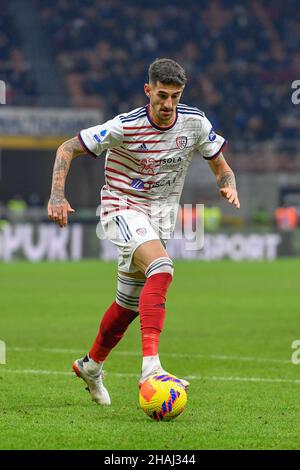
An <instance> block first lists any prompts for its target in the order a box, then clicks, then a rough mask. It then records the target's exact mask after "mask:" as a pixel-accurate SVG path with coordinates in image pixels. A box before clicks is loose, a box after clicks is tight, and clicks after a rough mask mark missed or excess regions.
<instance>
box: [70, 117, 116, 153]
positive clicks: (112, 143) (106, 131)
mask: <svg viewBox="0 0 300 470" xmlns="http://www.w3.org/2000/svg"><path fill="white" fill-rule="evenodd" d="M78 138H79V140H80V142H81V145H82V147H83V148H84V149H85V150H86V151H87V153H89V154H90V155H92V156H93V157H99V155H100V154H101V153H102V152H103V151H104V150H107V149H109V148H112V147H118V146H120V145H121V143H122V141H123V125H122V123H121V121H120V118H119V116H116V117H115V118H114V119H111V120H110V121H106V122H105V123H104V124H100V125H98V126H94V127H89V128H88V129H83V130H82V131H80V132H79V134H78Z"/></svg>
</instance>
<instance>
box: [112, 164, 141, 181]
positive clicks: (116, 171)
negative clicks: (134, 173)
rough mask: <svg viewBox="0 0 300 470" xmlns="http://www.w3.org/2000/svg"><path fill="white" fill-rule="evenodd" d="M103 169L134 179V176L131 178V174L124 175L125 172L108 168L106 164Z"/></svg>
mask: <svg viewBox="0 0 300 470" xmlns="http://www.w3.org/2000/svg"><path fill="white" fill-rule="evenodd" d="M105 171H111V172H112V173H117V174H118V175H122V176H126V178H129V179H130V180H132V181H133V180H134V178H131V176H128V175H126V173H123V172H122V171H118V170H115V169H114V168H109V167H108V166H107V167H106V168H105Z"/></svg>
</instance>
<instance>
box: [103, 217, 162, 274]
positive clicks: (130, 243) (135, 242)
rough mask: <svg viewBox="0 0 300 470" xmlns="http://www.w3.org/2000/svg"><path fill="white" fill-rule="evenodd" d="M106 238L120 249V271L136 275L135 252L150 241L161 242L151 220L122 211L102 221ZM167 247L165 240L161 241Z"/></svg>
mask: <svg viewBox="0 0 300 470" xmlns="http://www.w3.org/2000/svg"><path fill="white" fill-rule="evenodd" d="M101 223H102V227H103V230H104V232H105V235H106V237H107V238H108V240H110V241H111V242H112V243H113V244H114V245H115V246H116V247H117V249H118V268H119V271H123V272H128V273H134V272H137V271H139V269H138V268H137V267H136V266H135V265H134V264H133V262H132V257H133V254H134V252H135V250H136V249H137V248H138V247H139V246H140V245H142V243H145V242H147V241H150V240H160V238H159V236H158V234H157V233H156V231H155V230H154V228H153V227H152V225H151V224H150V220H149V218H148V217H147V216H146V215H145V214H142V213H141V212H137V211H135V210H125V211H120V212H118V213H117V215H115V216H114V217H111V218H109V219H108V218H106V217H103V218H102V219H101ZM160 241H161V242H162V244H163V246H166V242H165V241H164V240H160Z"/></svg>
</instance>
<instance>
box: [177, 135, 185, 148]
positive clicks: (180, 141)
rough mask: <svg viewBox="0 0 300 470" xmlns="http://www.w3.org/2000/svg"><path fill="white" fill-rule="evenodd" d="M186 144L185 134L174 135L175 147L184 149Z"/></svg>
mask: <svg viewBox="0 0 300 470" xmlns="http://www.w3.org/2000/svg"><path fill="white" fill-rule="evenodd" d="M186 145H187V137H186V136H185V135H182V136H180V137H176V147H177V148H178V149H184V148H185V147H186Z"/></svg>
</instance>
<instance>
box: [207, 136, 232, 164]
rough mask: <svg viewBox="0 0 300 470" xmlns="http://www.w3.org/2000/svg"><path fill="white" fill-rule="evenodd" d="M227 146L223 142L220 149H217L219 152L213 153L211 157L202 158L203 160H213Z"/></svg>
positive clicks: (226, 142)
mask: <svg viewBox="0 0 300 470" xmlns="http://www.w3.org/2000/svg"><path fill="white" fill-rule="evenodd" d="M227 144H228V141H227V140H224V142H223V144H222V145H221V147H220V148H219V150H218V151H217V153H215V154H214V155H212V156H211V157H203V158H204V159H205V160H215V159H216V158H217V157H218V156H219V155H220V153H221V152H222V150H223V148H224V147H226V145H227Z"/></svg>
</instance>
